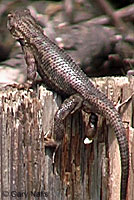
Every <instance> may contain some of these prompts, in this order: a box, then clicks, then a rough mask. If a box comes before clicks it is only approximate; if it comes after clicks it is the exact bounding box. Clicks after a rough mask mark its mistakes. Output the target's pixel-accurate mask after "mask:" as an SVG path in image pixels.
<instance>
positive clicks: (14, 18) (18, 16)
mask: <svg viewBox="0 0 134 200" xmlns="http://www.w3.org/2000/svg"><path fill="white" fill-rule="evenodd" d="M28 16H30V17H31V14H30V11H29V10H28V9H25V10H16V11H12V12H11V13H9V14H8V20H7V28H8V30H9V31H10V32H11V34H12V36H13V37H14V38H15V39H16V40H21V39H23V38H25V37H24V35H23V33H24V31H23V30H24V26H25V25H26V24H25V21H26V18H28Z"/></svg>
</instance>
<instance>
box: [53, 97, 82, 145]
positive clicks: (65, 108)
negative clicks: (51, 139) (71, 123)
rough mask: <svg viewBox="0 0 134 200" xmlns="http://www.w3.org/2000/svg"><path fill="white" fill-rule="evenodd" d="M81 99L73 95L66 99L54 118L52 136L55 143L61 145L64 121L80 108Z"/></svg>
mask: <svg viewBox="0 0 134 200" xmlns="http://www.w3.org/2000/svg"><path fill="white" fill-rule="evenodd" d="M82 103H83V98H82V97H81V96H80V95H79V94H74V95H72V96H70V97H69V98H68V99H66V100H65V101H64V102H63V103H62V105H61V106H60V108H59V109H58V111H57V112H56V114H55V117H54V136H55V140H56V142H57V143H61V142H62V139H63V136H64V120H65V119H66V117H67V116H68V115H69V114H73V113H74V112H76V111H77V110H79V109H80V108H81V107H82Z"/></svg>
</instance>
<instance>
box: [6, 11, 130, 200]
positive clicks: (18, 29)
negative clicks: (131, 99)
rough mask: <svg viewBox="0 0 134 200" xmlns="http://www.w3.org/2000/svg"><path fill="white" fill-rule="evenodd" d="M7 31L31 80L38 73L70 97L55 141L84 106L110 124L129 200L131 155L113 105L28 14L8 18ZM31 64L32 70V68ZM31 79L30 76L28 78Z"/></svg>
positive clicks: (17, 13)
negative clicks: (18, 47)
mask: <svg viewBox="0 0 134 200" xmlns="http://www.w3.org/2000/svg"><path fill="white" fill-rule="evenodd" d="M7 26H8V29H9V30H10V32H11V34H12V35H13V37H14V38H15V39H16V40H18V41H19V42H20V44H21V46H22V49H23V52H24V54H25V59H26V62H27V64H28V68H29V70H28V71H30V72H31V74H32V75H31V80H32V79H33V77H35V74H34V72H32V69H33V71H34V70H35V69H36V67H37V71H38V73H39V74H40V76H41V77H42V79H43V81H44V82H45V84H46V85H47V86H48V87H49V88H51V89H53V90H55V91H56V92H58V93H59V94H61V95H64V96H70V98H68V99H66V100H65V101H64V102H63V104H62V105H61V107H60V109H59V110H58V111H57V113H56V116H55V134H56V140H57V141H60V140H62V137H63V129H64V126H63V120H64V119H65V118H66V116H67V115H68V114H70V113H73V112H74V111H76V110H77V109H79V108H81V107H82V106H84V110H86V109H87V110H89V109H90V110H91V111H92V112H96V113H99V114H101V115H103V116H104V117H106V119H108V120H109V122H110V124H111V126H112V127H113V129H114V131H115V134H116V137H117V140H118V143H119V148H120V155H121V166H122V175H121V200H125V199H126V192H127V182H128V172H129V151H128V141H127V139H126V131H125V128H124V126H123V123H122V121H121V119H120V117H119V114H118V112H117V111H116V109H115V108H114V106H113V104H112V102H111V101H110V100H109V99H108V98H107V97H106V96H105V94H103V93H102V92H101V91H99V90H98V89H97V88H95V87H94V85H93V84H92V82H91V81H90V79H89V78H88V77H87V76H86V74H85V73H84V72H83V71H82V70H81V69H80V68H79V66H78V65H76V63H75V62H74V61H73V59H72V58H71V57H70V56H69V55H67V54H66V53H65V52H64V50H63V49H60V48H59V47H58V46H57V45H56V44H55V43H53V42H52V41H51V40H50V39H49V38H48V37H46V36H45V35H44V34H43V29H42V28H41V27H40V26H39V25H38V24H37V23H36V21H35V19H34V18H33V17H32V16H31V14H30V12H29V10H20V11H15V12H13V13H11V14H9V15H8V24H7ZM30 63H31V66H32V67H31V68H30ZM28 78H29V79H30V75H28Z"/></svg>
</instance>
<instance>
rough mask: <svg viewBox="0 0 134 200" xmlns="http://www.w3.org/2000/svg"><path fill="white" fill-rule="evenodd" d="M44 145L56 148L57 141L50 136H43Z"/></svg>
mask: <svg viewBox="0 0 134 200" xmlns="http://www.w3.org/2000/svg"><path fill="white" fill-rule="evenodd" d="M44 142H45V147H51V148H54V149H55V148H56V147H57V146H58V144H57V142H56V141H54V140H53V139H50V138H45V141H44Z"/></svg>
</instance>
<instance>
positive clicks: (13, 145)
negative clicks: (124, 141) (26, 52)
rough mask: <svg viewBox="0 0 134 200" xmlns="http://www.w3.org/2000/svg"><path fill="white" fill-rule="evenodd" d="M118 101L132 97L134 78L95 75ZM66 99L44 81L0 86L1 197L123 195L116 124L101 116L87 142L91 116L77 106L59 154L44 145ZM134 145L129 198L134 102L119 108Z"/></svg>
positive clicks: (50, 199) (109, 199)
mask: <svg viewBox="0 0 134 200" xmlns="http://www.w3.org/2000/svg"><path fill="white" fill-rule="evenodd" d="M93 82H94V83H95V85H96V86H97V85H99V88H101V90H102V91H103V92H105V93H106V94H107V96H108V97H109V98H110V99H111V100H113V102H114V103H115V105H116V104H117V103H118V102H119V101H120V102H123V101H125V100H126V99H128V98H129V97H130V96H131V95H132V93H133V90H134V89H133V88H134V78H133V77H132V78H130V80H128V78H127V77H116V78H115V77H105V78H96V79H93ZM60 104H61V98H60V96H58V95H57V94H56V93H53V92H50V91H47V90H46V89H45V88H44V87H43V86H40V87H39V88H37V90H36V91H33V90H32V89H31V90H29V91H26V90H19V91H18V90H17V89H12V88H8V89H1V91H0V199H1V200H10V199H21V200H23V199H24V200H25V199H28V200H33V199H35V200H36V199H39V200H44V199H45V200H66V199H68V200H88V199H90V200H101V199H103V200H119V195H120V153H119V148H118V143H117V140H116V138H115V135H114V131H113V130H112V127H110V125H109V123H108V122H107V121H106V120H105V119H104V118H103V117H102V116H99V122H98V128H97V133H96V136H95V138H94V140H93V142H92V143H91V144H87V145H85V144H84V142H83V141H84V138H85V135H86V133H87V122H88V118H89V116H88V115H87V114H85V113H84V112H83V111H79V112H76V113H75V114H74V115H72V116H69V117H68V118H67V119H66V120H65V136H64V140H63V144H62V146H61V147H60V149H59V151H58V152H57V154H56V157H55V163H54V165H53V163H52V161H53V153H52V152H53V151H52V150H51V148H48V147H45V145H44V137H46V135H47V136H49V135H51V132H52V129H51V127H52V125H53V118H54V114H55V112H56V110H57V109H58V107H59V105H60ZM120 114H121V116H122V119H123V122H124V125H125V127H126V131H127V137H128V140H129V149H130V178H129V187H128V199H129V200H132V199H133V198H134V191H133V187H134V178H133V177H134V176H133V171H134V164H133V163H134V145H133V144H134V142H133V141H134V139H133V133H134V129H133V126H134V120H133V119H134V103H133V98H132V100H131V101H129V103H127V104H125V105H124V106H122V107H121V109H120Z"/></svg>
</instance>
